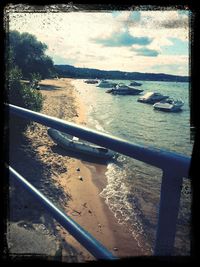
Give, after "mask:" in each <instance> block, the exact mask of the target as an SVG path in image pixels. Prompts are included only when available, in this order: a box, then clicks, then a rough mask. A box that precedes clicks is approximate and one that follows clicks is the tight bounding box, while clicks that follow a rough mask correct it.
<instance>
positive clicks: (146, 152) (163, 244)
mask: <svg viewBox="0 0 200 267" xmlns="http://www.w3.org/2000/svg"><path fill="white" fill-rule="evenodd" d="M6 108H8V110H9V112H10V114H14V115H17V116H20V117H23V118H26V119H29V120H32V121H35V122H38V123H41V124H43V125H46V126H48V127H51V128H54V129H57V130H59V131H62V132H64V133H68V134H71V135H74V136H77V137H79V138H81V139H84V140H87V141H89V142H91V143H94V144H97V145H100V146H104V147H106V148H109V149H111V150H113V151H116V152H119V153H121V154H124V155H126V156H129V157H131V158H134V159H137V160H140V161H142V162H145V163H147V164H150V165H153V166H155V167H158V168H160V169H162V171H163V177H162V183H161V194H160V207H159V216H158V224H157V233H156V242H155V249H154V254H155V255H172V254H173V248H174V241H175V234H176V222H177V217H178V210H179V202H180V195H181V186H182V178H183V177H185V178H189V168H190V160H191V158H190V157H187V156H184V155H181V154H178V153H174V152H169V151H166V150H162V149H155V148H152V147H147V146H141V145H138V144H134V143H131V142H128V141H126V140H123V139H120V138H117V137H114V136H112V135H108V134H105V133H99V132H98V131H95V130H92V129H89V128H87V127H84V126H78V125H76V124H75V123H71V122H66V121H64V120H61V119H58V118H54V117H50V116H47V115H44V114H41V113H37V112H34V111H30V110H27V109H24V108H20V107H17V106H14V105H8V104H6ZM66 229H67V228H66ZM72 232H73V230H72ZM80 235H81V234H80ZM85 248H86V249H88V248H87V246H85Z"/></svg>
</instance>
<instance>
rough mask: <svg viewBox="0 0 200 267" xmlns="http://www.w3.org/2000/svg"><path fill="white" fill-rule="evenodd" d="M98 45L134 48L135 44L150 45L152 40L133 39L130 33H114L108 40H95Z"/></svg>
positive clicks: (147, 38)
mask: <svg viewBox="0 0 200 267" xmlns="http://www.w3.org/2000/svg"><path fill="white" fill-rule="evenodd" d="M94 41H95V42H96V43H98V44H102V45H103V46H111V47H112V46H115V47H118V46H119V47H120V46H132V45H133V44H137V45H148V44H150V43H151V42H152V39H151V38H149V37H133V36H132V35H130V33H129V32H128V31H125V32H121V33H113V34H112V35H111V36H110V37H109V38H107V39H100V38H98V39H95V40H94Z"/></svg>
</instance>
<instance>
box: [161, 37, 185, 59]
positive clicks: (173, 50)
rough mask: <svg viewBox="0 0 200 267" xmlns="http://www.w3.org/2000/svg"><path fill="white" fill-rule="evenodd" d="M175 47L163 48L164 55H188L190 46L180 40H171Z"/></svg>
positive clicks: (166, 46)
mask: <svg viewBox="0 0 200 267" xmlns="http://www.w3.org/2000/svg"><path fill="white" fill-rule="evenodd" d="M169 40H170V41H171V42H172V43H173V45H165V46H161V49H162V54H163V55H188V52H189V50H188V49H189V44H188V42H186V41H185V42H184V41H182V40H180V39H178V38H169Z"/></svg>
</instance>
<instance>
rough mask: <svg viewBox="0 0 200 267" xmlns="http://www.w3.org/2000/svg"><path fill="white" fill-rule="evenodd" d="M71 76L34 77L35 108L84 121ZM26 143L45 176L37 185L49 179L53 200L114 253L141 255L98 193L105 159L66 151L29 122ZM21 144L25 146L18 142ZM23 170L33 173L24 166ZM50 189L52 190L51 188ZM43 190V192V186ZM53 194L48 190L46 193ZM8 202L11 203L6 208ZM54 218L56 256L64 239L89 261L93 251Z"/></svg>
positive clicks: (64, 257) (64, 251) (81, 259)
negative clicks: (40, 99)
mask: <svg viewBox="0 0 200 267" xmlns="http://www.w3.org/2000/svg"><path fill="white" fill-rule="evenodd" d="M71 81H72V80H71V79H66V78H65V79H64V78H60V79H51V80H50V79H49V80H42V81H41V82H40V86H41V90H40V91H41V93H42V95H43V96H44V106H43V110H42V111H41V113H44V114H47V115H50V116H55V117H57V118H61V119H64V120H66V121H71V122H75V123H77V124H80V125H87V117H86V111H87V107H86V106H85V105H84V103H83V102H82V100H81V99H80V96H79V94H78V92H77V91H76V90H75V88H74V87H73V86H72V84H71ZM25 135H26V138H27V140H28V143H29V146H26V155H29V156H30V155H32V154H34V157H35V158H37V160H38V161H39V162H40V166H41V168H44V167H45V170H46V171H45V172H43V178H42V179H43V181H44V180H45V175H46V176H48V179H49V181H50V182H49V183H48V184H46V187H43V191H45V189H46V192H47V196H48V186H51V184H54V186H55V187H56V189H57V190H58V192H62V197H61V196H56V195H54V196H53V197H54V198H55V199H54V201H55V200H56V199H57V200H58V201H60V203H55V204H58V206H59V207H61V208H62V210H63V211H65V212H66V214H68V215H69V216H70V217H71V218H72V219H73V220H75V221H76V222H77V223H79V224H80V225H81V226H82V227H83V228H84V229H86V230H87V231H88V232H89V233H91V234H92V235H93V236H94V237H95V238H96V239H97V240H99V241H100V242H101V243H102V244H103V245H104V246H105V247H106V248H108V249H109V250H110V251H111V252H112V253H113V254H114V255H116V256H118V257H120V258H124V257H125V258H126V257H135V256H141V255H142V256H143V255H144V252H143V251H142V249H141V248H140V247H139V246H138V244H137V242H136V240H135V239H134V238H133V236H132V235H131V233H130V232H129V231H128V229H127V228H126V227H124V226H123V225H120V224H119V223H118V222H117V220H116V218H115V217H114V215H113V214H112V212H111V211H110V210H109V208H108V207H107V205H106V204H105V202H104V199H103V198H101V197H100V196H99V193H100V192H101V191H102V189H103V188H104V187H105V185H106V176H105V171H106V165H103V164H99V163H94V162H93V163H92V162H87V161H86V160H82V159H77V158H74V157H69V156H68V155H66V153H65V151H64V150H63V149H61V148H59V147H58V146H57V145H56V144H55V143H54V142H53V141H52V140H51V139H50V137H49V136H48V134H47V127H45V126H43V125H40V124H37V123H33V124H32V125H31V126H30V127H29V128H28V129H27V131H26V133H25ZM24 149H25V148H24ZM29 164H30V166H29V172H28V170H27V172H28V175H29V176H30V175H33V176H34V171H33V172H31V171H30V169H31V168H34V166H31V161H29ZM55 192H56V191H55ZM44 193H45V192H44ZM52 195H53V194H52ZM12 211H13V212H14V208H12V207H11V213H12ZM54 223H55V228H56V229H57V234H58V235H59V236H60V240H62V246H61V250H62V253H61V260H62V261H67V259H68V256H67V255H68V251H67V248H66V246H65V243H67V244H70V247H72V248H73V251H76V253H77V255H78V257H77V258H76V259H77V261H79V262H85V261H93V260H95V259H94V257H93V256H92V255H91V254H90V253H89V252H88V251H87V250H86V249H84V248H83V247H82V246H81V245H80V244H79V243H78V242H77V241H76V240H75V239H74V238H73V237H72V236H71V235H70V234H69V233H68V232H67V231H66V230H65V229H63V228H62V227H61V226H59V224H58V223H56V222H54Z"/></svg>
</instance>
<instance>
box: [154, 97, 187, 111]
mask: <svg viewBox="0 0 200 267" xmlns="http://www.w3.org/2000/svg"><path fill="white" fill-rule="evenodd" d="M183 105H184V102H183V101H182V100H174V99H173V98H168V99H165V100H162V101H160V102H157V103H155V104H154V105H153V107H154V109H157V110H161V111H167V112H177V111H181V108H182V106H183Z"/></svg>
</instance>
